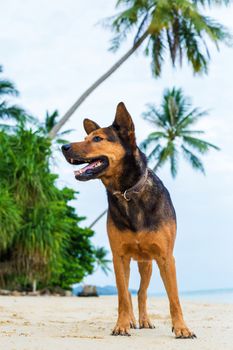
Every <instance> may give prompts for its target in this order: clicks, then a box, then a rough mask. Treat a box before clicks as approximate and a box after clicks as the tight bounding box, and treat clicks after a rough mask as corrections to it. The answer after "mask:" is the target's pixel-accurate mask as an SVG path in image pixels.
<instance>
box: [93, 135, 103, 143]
mask: <svg viewBox="0 0 233 350" xmlns="http://www.w3.org/2000/svg"><path fill="white" fill-rule="evenodd" d="M102 140H103V139H102V137H100V136H95V137H93V139H92V141H94V142H100V141H102Z"/></svg>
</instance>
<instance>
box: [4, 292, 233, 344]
mask: <svg viewBox="0 0 233 350" xmlns="http://www.w3.org/2000/svg"><path fill="white" fill-rule="evenodd" d="M181 304H182V306H183V313H184V317H185V321H186V323H187V324H188V327H189V328H190V329H192V330H193V331H194V332H195V333H196V335H197V339H187V340H185V339H180V340H179V339H175V338H174V335H173V334H172V332H171V321H170V315H169V306H168V300H167V298H162V297H160V298H156V297H149V298H148V311H149V315H150V317H151V320H152V321H153V323H154V325H155V329H133V330H131V337H121V336H117V337H113V336H111V335H110V333H111V330H112V328H113V327H114V324H115V322H116V319H117V297H116V296H100V297H98V298H94V297H88V298H77V297H65V298H62V297H54V296H48V297H44V296H43V297H39V296H38V297H36V298H35V297H34V298H32V297H31V296H24V297H13V296H10V297H9V296H1V297H0V333H1V345H2V348H3V349H7V350H48V349H49V348H50V349H55V347H56V350H74V349H75V350H77V349H78V350H93V348H94V349H95V350H96V349H97V350H100V349H101V350H107V349H108V350H109V349H111V350H115V349H118V350H119V347H120V348H121V349H123V350H124V349H127V350H128V349H134V350H141V349H142V348H144V349H145V350H150V349H151V350H152V349H156V348H157V349H159V350H163V349H164V350H173V349H174V350H175V349H176V350H177V349H179V350H180V349H181V350H182V349H187V348H188V349H189V350H194V349H195V350H196V349H197V350H200V349H201V350H205V349H208V350H219V349H220V348H222V347H224V350H232V348H233V346H232V344H233V322H232V315H233V305H232V304H218V303H203V302H199V301H187V300H184V299H183V298H181ZM133 305H134V311H135V316H136V319H137V318H138V312H137V300H136V297H133Z"/></svg>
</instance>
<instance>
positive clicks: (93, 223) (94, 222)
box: [88, 162, 159, 228]
mask: <svg viewBox="0 0 233 350" xmlns="http://www.w3.org/2000/svg"><path fill="white" fill-rule="evenodd" d="M158 167H159V162H158V163H156V164H155V166H154V168H153V171H156V170H157V169H158ZM107 211H108V209H105V210H104V211H103V212H102V213H101V214H100V215H99V216H97V218H96V219H95V220H94V221H93V222H92V223H91V224H90V226H89V227H88V228H92V227H93V226H94V225H95V224H97V222H98V221H99V220H100V219H102V217H103V216H104V215H105V214H106V213H107Z"/></svg>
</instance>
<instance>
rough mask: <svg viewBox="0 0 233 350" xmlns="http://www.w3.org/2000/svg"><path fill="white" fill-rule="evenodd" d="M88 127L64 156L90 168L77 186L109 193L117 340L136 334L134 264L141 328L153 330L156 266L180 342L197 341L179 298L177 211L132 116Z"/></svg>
mask: <svg viewBox="0 0 233 350" xmlns="http://www.w3.org/2000/svg"><path fill="white" fill-rule="evenodd" d="M83 124H84V129H85V131H86V133H87V136H86V137H85V139H84V141H82V142H74V143H71V144H66V145H63V146H62V152H63V155H64V156H65V158H66V160H67V161H68V162H69V163H70V164H76V165H79V164H86V163H87V165H85V167H84V168H81V169H79V170H76V171H75V172H74V173H75V178H76V179H77V180H79V181H88V180H92V179H100V180H101V181H102V182H103V184H104V186H105V187H106V190H107V197H108V204H109V207H108V216H107V232H108V237H109V242H110V246H111V250H112V256H113V265H114V271H115V275H116V285H117V289H118V319H117V323H116V326H115V327H114V329H113V331H112V334H113V335H130V328H136V320H135V317H134V313H133V307H132V300H131V294H130V293H129V291H128V285H129V275H130V260H131V259H134V260H136V261H137V262H138V269H139V273H140V277H141V282H140V288H139V291H138V307H139V327H140V328H154V326H153V324H152V323H151V320H150V318H149V316H148V313H147V306H146V299H147V288H148V286H149V282H150V278H151V274H152V261H153V260H155V261H156V262H157V264H158V267H159V270H160V274H161V277H162V280H163V283H164V286H165V289H166V291H167V295H168V298H169V303H170V314H171V319H172V331H173V332H174V333H175V337H176V338H195V337H196V335H195V334H194V333H193V332H192V331H190V330H189V328H188V327H187V326H186V324H185V322H184V319H183V314H182V310H181V306H180V302H179V296H178V289H177V282H176V268H175V260H174V257H173V247H174V242H175V237H176V214H175V210H174V207H173V204H172V201H171V198H170V195H169V193H168V190H167V189H166V188H165V186H164V185H163V183H162V181H161V180H160V179H159V178H158V177H157V176H156V175H155V174H154V173H153V171H152V170H150V169H149V168H148V167H147V160H146V157H145V155H144V154H143V153H142V152H141V151H140V149H139V148H138V147H137V144H136V137H135V128H134V123H133V121H132V118H131V116H130V114H129V112H128V111H127V109H126V107H125V105H124V103H123V102H120V103H119V104H118V106H117V109H116V115H115V119H114V122H113V124H112V125H111V126H109V127H104V128H101V127H100V126H99V125H98V124H97V123H95V122H94V121H92V120H90V119H85V120H84V123H83Z"/></svg>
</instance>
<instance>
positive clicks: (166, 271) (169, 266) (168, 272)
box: [157, 256, 196, 338]
mask: <svg viewBox="0 0 233 350" xmlns="http://www.w3.org/2000/svg"><path fill="white" fill-rule="evenodd" d="M157 263H158V266H159V269H160V274H161V277H162V279H163V282H164V286H165V288H166V291H167V295H168V299H169V302H170V313H171V318H172V331H174V333H175V335H176V338H196V336H195V334H194V333H193V332H191V331H190V330H189V329H188V327H187V326H186V324H185V322H184V319H183V314H182V310H181V306H180V301H179V296H178V289H177V282H176V267H175V259H174V257H173V256H168V257H167V258H166V259H161V260H160V259H158V260H157Z"/></svg>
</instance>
